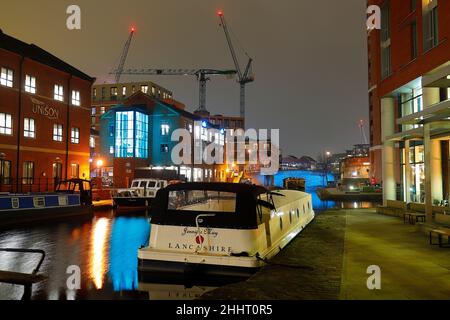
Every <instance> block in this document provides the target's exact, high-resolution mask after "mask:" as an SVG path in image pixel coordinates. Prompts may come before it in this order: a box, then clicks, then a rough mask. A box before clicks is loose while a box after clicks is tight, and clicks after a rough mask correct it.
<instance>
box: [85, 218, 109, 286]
mask: <svg viewBox="0 0 450 320" xmlns="http://www.w3.org/2000/svg"><path fill="white" fill-rule="evenodd" d="M109 224H110V221H109V220H108V219H106V218H100V219H98V220H96V221H94V227H93V231H92V239H91V246H92V247H91V252H90V262H91V263H90V268H89V276H90V278H91V279H92V281H93V282H94V285H95V287H96V288H97V289H101V288H102V287H103V278H104V276H105V274H106V272H107V270H108V265H107V261H108V257H107V245H108V238H109Z"/></svg>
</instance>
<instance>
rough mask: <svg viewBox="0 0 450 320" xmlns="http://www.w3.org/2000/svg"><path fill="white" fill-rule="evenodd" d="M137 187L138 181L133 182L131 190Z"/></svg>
mask: <svg viewBox="0 0 450 320" xmlns="http://www.w3.org/2000/svg"><path fill="white" fill-rule="evenodd" d="M138 186H139V181H133V183H132V184H131V187H132V188H137V187H138Z"/></svg>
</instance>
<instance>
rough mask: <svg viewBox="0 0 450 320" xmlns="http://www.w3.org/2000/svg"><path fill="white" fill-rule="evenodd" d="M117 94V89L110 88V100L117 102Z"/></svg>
mask: <svg viewBox="0 0 450 320" xmlns="http://www.w3.org/2000/svg"><path fill="white" fill-rule="evenodd" d="M117 94H118V90H117V87H111V89H109V95H110V97H111V100H117Z"/></svg>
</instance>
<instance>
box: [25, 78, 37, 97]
mask: <svg viewBox="0 0 450 320" xmlns="http://www.w3.org/2000/svg"><path fill="white" fill-rule="evenodd" d="M25 91H26V92H28V93H33V94H34V93H36V78H35V77H32V76H29V75H26V76H25Z"/></svg>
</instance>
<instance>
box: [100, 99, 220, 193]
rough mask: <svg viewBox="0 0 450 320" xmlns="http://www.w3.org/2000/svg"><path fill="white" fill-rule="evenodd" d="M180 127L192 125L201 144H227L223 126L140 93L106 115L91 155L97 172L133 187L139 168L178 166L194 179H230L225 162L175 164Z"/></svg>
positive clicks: (183, 175)
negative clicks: (173, 155)
mask: <svg viewBox="0 0 450 320" xmlns="http://www.w3.org/2000/svg"><path fill="white" fill-rule="evenodd" d="M178 128H184V129H187V130H189V132H190V133H192V134H193V135H195V137H196V138H199V139H201V143H202V147H204V146H205V145H206V144H207V143H211V142H213V141H219V143H221V145H224V132H223V130H222V131H221V130H220V128H219V127H217V126H215V125H213V124H211V123H210V122H209V121H206V120H203V119H202V118H201V117H199V116H197V115H194V114H192V113H190V112H187V111H186V110H184V109H182V108H180V107H177V106H175V105H171V104H168V103H166V102H163V101H161V100H158V99H155V98H153V97H151V96H149V95H147V94H145V93H143V92H141V91H138V92H136V93H135V94H133V95H132V96H130V97H129V98H128V99H127V100H125V101H124V102H123V104H118V105H116V106H113V107H112V108H110V109H109V110H108V111H107V112H105V113H104V114H103V115H102V116H101V118H100V130H99V140H100V146H99V148H98V149H99V154H96V155H95V156H94V157H93V158H95V159H92V160H93V176H100V175H101V176H102V178H103V179H107V180H109V181H110V185H112V186H114V187H126V186H129V185H130V183H131V181H132V180H133V179H134V178H135V172H136V169H143V168H154V169H157V170H161V169H169V170H172V171H173V170H176V171H177V172H178V174H179V176H180V178H182V179H186V180H189V181H223V180H225V178H226V166H225V165H206V164H195V165H194V164H189V165H182V166H175V164H174V163H173V162H172V159H171V153H172V150H173V148H174V147H175V145H176V144H177V143H178V142H177V141H171V135H172V132H173V131H174V130H176V129H178ZM217 138H219V140H216V139H217ZM191 142H192V148H195V144H194V142H193V141H191ZM98 160H101V162H98ZM193 162H194V150H193V149H192V150H191V163H193ZM97 163H99V164H101V165H96V164H97Z"/></svg>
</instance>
